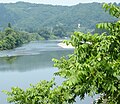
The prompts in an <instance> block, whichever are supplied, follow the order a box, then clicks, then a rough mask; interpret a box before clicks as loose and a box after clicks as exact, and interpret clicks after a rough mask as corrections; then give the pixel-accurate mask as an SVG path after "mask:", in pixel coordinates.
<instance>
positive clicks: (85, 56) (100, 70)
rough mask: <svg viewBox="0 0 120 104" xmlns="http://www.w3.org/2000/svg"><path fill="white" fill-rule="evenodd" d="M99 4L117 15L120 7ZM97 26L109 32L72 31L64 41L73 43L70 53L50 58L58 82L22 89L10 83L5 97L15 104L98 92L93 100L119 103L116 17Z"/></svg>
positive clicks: (119, 24)
mask: <svg viewBox="0 0 120 104" xmlns="http://www.w3.org/2000/svg"><path fill="white" fill-rule="evenodd" d="M103 8H104V9H105V10H106V11H109V14H110V15H112V16H114V17H116V18H118V19H120V7H117V6H114V5H112V4H109V5H108V4H104V5H103ZM97 28H101V29H106V30H107V31H108V32H109V35H108V33H106V32H104V33H102V34H99V33H95V34H90V33H86V34H84V33H81V32H75V33H74V35H72V36H71V40H70V41H67V42H66V43H67V44H69V43H71V44H72V45H73V46H74V47H75V50H74V53H73V54H71V55H69V58H68V57H62V58H60V60H57V59H53V61H54V62H55V67H58V69H59V71H58V72H57V73H55V75H59V76H61V77H63V78H65V81H64V82H63V83H62V85H61V86H54V85H55V83H54V79H53V80H51V81H41V82H40V83H38V84H36V85H31V87H30V88H28V89H26V91H25V90H23V89H21V88H18V87H13V88H12V90H11V91H10V92H8V91H5V93H6V94H7V95H8V96H9V97H8V101H9V102H14V103H15V104H68V103H69V104H72V103H74V102H75V98H76V97H77V96H79V97H80V99H84V97H85V95H86V94H87V95H89V96H94V95H95V94H100V98H99V99H98V100H96V101H94V102H93V103H94V104H120V20H118V21H116V22H113V23H100V24H98V25H97ZM81 42H82V43H81ZM83 42H84V43H83ZM53 86H54V87H53Z"/></svg>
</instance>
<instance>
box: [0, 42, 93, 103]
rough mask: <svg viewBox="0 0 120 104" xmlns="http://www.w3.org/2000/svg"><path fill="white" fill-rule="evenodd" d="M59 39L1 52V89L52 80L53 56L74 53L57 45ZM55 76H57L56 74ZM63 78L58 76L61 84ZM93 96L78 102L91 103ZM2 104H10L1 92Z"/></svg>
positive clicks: (53, 70) (57, 80) (25, 86)
mask: <svg viewBox="0 0 120 104" xmlns="http://www.w3.org/2000/svg"><path fill="white" fill-rule="evenodd" d="M57 43H58V41H42V42H31V43H29V44H26V45H23V46H22V47H19V48H16V49H14V50H8V51H2V52H0V91H2V90H10V88H11V87H12V86H19V87H21V88H27V87H29V84H30V83H32V84H35V83H37V82H39V81H40V80H50V79H51V78H52V77H53V73H54V72H56V71H57V69H56V68H53V62H52V61H51V60H52V58H60V57H61V56H66V55H68V54H69V53H72V52H73V50H70V49H67V50H66V49H62V48H61V47H59V46H57ZM54 77H55V76H54ZM62 81H63V79H61V78H59V77H56V82H57V83H58V84H60V83H61V82H62ZM91 100H92V98H88V97H86V99H85V100H84V101H77V103H76V104H90V102H91ZM0 104H8V103H7V101H6V95H5V94H3V93H2V92H0Z"/></svg>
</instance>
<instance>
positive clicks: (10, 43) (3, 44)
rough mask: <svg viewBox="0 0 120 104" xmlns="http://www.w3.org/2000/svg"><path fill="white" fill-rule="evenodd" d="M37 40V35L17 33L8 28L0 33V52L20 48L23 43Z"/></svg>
mask: <svg viewBox="0 0 120 104" xmlns="http://www.w3.org/2000/svg"><path fill="white" fill-rule="evenodd" d="M39 38H40V37H39V35H38V34H30V33H27V32H18V31H15V30H13V29H12V28H9V27H8V28H6V29H5V31H4V32H1V33H0V50H7V49H13V48H15V47H18V46H21V45H22V44H23V43H27V42H30V41H32V40H39Z"/></svg>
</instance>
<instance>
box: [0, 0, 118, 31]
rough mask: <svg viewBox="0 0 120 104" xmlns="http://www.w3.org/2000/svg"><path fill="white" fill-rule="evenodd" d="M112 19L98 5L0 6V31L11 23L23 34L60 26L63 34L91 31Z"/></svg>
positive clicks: (28, 4)
mask: <svg viewBox="0 0 120 104" xmlns="http://www.w3.org/2000/svg"><path fill="white" fill-rule="evenodd" d="M115 20H116V19H115V18H113V17H111V16H110V15H109V14H108V13H105V12H104V10H103V9H102V4H101V3H85V4H81V3H80V4H78V5H74V6H53V5H43V4H31V3H26V2H17V3H9V4H2V3H1V4H0V29H3V28H4V27H6V26H7V24H8V23H11V24H12V26H13V27H14V28H15V29H18V30H26V31H36V30H39V29H42V28H47V29H51V31H52V29H53V27H55V26H62V27H63V28H64V29H65V30H66V31H74V30H81V31H87V30H90V31H92V30H93V29H94V28H95V24H96V23H99V22H103V21H115ZM78 24H79V26H80V28H78Z"/></svg>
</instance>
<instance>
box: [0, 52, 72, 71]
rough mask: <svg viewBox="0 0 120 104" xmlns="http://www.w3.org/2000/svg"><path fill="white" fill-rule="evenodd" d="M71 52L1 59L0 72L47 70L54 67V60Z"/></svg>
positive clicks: (44, 53)
mask: <svg viewBox="0 0 120 104" xmlns="http://www.w3.org/2000/svg"><path fill="white" fill-rule="evenodd" d="M69 53H70V51H67V50H66V51H65V50H61V51H53V52H50V51H46V52H43V53H41V54H38V55H26V56H12V57H2V58H0V71H20V72H25V71H30V70H43V69H44V70H45V69H46V68H48V67H52V66H53V62H52V58H60V57H61V56H62V55H67V54H69Z"/></svg>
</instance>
